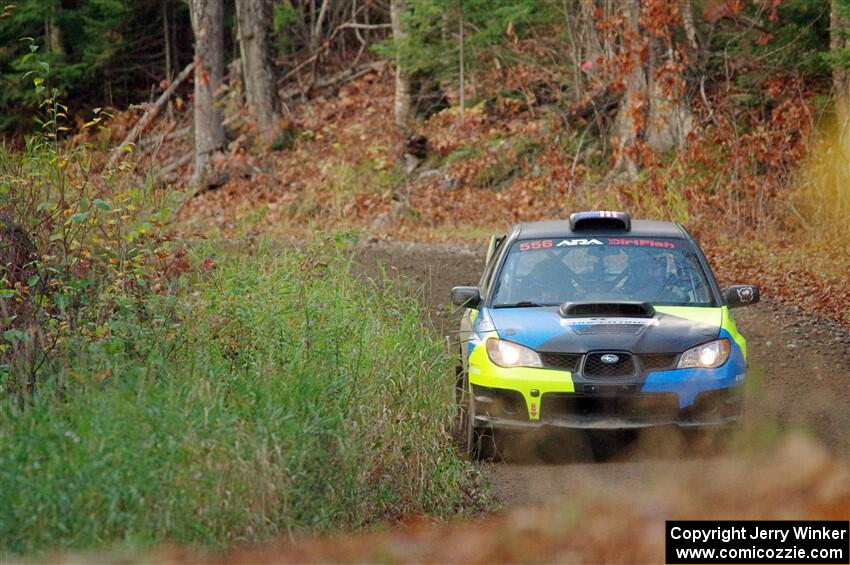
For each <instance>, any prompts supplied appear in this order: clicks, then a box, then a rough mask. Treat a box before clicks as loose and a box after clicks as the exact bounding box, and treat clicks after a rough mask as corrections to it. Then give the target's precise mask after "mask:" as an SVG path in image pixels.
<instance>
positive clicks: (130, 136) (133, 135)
mask: <svg viewBox="0 0 850 565" xmlns="http://www.w3.org/2000/svg"><path fill="white" fill-rule="evenodd" d="M194 68H195V63H189V64H188V65H186V68H185V69H183V70H182V71H181V72H180V74H179V75H177V78H176V79H174V82H172V83H171V85H170V86H169V87H168V88H166V89H165V92H163V93H162V94H161V95H160V97H159V98H158V99H157V100H156V102H154V104H153V106H151V108H150V109H149V110H148V111H147V112H146V113H145V115H144V116H142V118H141V119H140V120H139V121H138V122H136V125H134V126H133V127H132V128H131V129H130V131H129V133H127V136H126V137H125V138H124V141H122V142H121V144H120V145H118V146H117V147H115V148H114V149H112V154H111V155H110V156H109V161H107V163H106V166H107V168H108V167H111V166H113V165H114V164H115V162H116V161H117V160H118V157H119V156H120V155H121V154H122V153H123V152H124V151H125V148H126V147H127V146H128V145H130V144H132V143H134V142H135V141H136V139H138V137H139V136H140V135H141V134H142V133H143V132H144V131H145V130H146V129H147V128H148V126H150V124H151V123H152V122H153V120H154V118H156V117H157V115H159V113H160V111H162V109H163V108H164V107H165V103H166V102H168V99H169V98H171V95H172V94H174V91H175V90H177V87H179V86H180V85H181V84H182V83H183V81H184V80H186V78H187V77H188V76H189V75H190V74H192V71H193V70H194Z"/></svg>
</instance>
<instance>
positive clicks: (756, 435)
mask: <svg viewBox="0 0 850 565" xmlns="http://www.w3.org/2000/svg"><path fill="white" fill-rule="evenodd" d="M482 260H483V252H482V250H479V249H473V248H463V247H449V246H442V245H426V244H403V243H376V244H370V245H368V246H366V248H365V249H364V250H363V251H362V252H361V256H360V261H361V262H362V264H363V265H364V266H365V267H366V269H367V272H376V266H377V265H378V264H381V265H383V266H384V268H385V269H386V271H387V272H388V273H389V274H391V275H397V276H400V277H402V278H404V279H405V280H407V281H408V282H409V284H412V285H414V286H415V287H418V288H419V289H420V292H421V295H422V299H423V300H424V301H425V302H426V303H427V304H428V305H429V307H430V310H431V312H432V316H433V320H434V325H435V331H438V332H440V334H441V335H443V334H445V332H446V331H447V330H449V329H452V328H453V327H454V318H455V317H456V315H455V316H453V315H452V314H451V313H450V312H451V309H450V307H449V305H448V297H449V291H450V289H451V287H452V286H455V285H466V284H476V283H477V281H478V278H479V275H480V272H481V269H482V267H483V265H482ZM733 282H746V281H721V284H722V283H733ZM735 318H736V321H737V322H738V326H739V328H740V330H741V332H742V333H743V334H744V335H745V336H746V337H747V338H748V340H749V349H750V365H751V367H750V378H751V380H752V381H753V384H754V386H753V387H752V392H751V394H750V397H749V399H748V412H747V415H746V420H745V425H744V426H743V429H742V431H741V433H740V434H739V437H737V438H736V440H735V442H734V443H733V445H732V446H731V447H730V448H729V450H728V451H727V452H726V453H725V455H720V456H713V457H697V456H694V455H692V454H691V453H688V452H687V451H686V450H684V449H683V445H682V443H681V438H680V437H678V436H677V435H676V433H675V432H671V431H670V430H655V431H650V432H648V433H643V434H641V436H640V437H639V438H637V440H636V441H635V442H634V443H633V444H632V445H631V446H630V447H626V448H624V449H623V450H622V453H620V454H619V455H618V456H615V457H614V459H613V460H611V461H607V462H604V463H599V462H595V461H593V460H592V457H588V456H586V455H585V454H586V450H583V447H584V446H583V445H582V443H581V442H582V440H581V438H576V437H575V436H570V435H567V436H563V435H562V436H561V437H557V438H544V439H540V440H539V441H535V442H534V444H533V445H532V446H528V449H522V450H521V453H519V454H515V456H514V457H511V458H510V459H512V460H509V461H508V462H505V463H499V464H490V465H484V471H485V474H486V475H487V476H488V477H489V478H490V480H491V481H492V485H493V492H494V494H495V495H496V496H497V498H498V499H499V500H500V501H501V502H502V503H503V504H504V505H506V506H515V505H518V504H523V503H539V502H543V501H545V500H551V499H552V498H553V496H555V495H559V494H564V495H569V494H570V493H571V492H575V489H576V486H577V485H581V487H582V489H584V490H585V491H588V490H599V491H600V492H603V491H610V490H611V489H612V488H614V489H616V490H617V491H619V492H622V493H623V495H624V498H623V502H624V504H628V503H629V500H630V493H635V492H638V491H646V490H652V489H654V488H656V487H658V488H663V487H664V485H665V484H666V485H669V482H670V481H671V480H674V481H676V482H677V483H680V484H685V483H688V482H690V481H692V480H697V479H698V478H699V477H703V476H706V475H711V474H716V473H721V472H722V471H723V470H724V469H726V468H727V467H728V466H729V464H730V462H731V461H732V460H734V459H735V458H737V457H738V455H739V454H741V453H747V452H749V451H752V450H753V449H757V448H758V447H759V446H761V445H762V444H764V443H766V442H770V441H772V439H775V438H776V437H777V436H779V435H781V434H782V433H784V432H785V431H787V430H789V429H794V428H800V429H803V430H805V431H807V432H811V433H813V434H814V435H815V436H816V437H817V438H818V439H819V440H821V442H822V444H823V445H824V446H826V448H827V449H828V450H829V451H830V452H832V453H833V454H834V456H835V457H836V458H837V460H839V461H844V465H845V466H847V465H848V454H849V453H850V364H848V358H850V357H848V356H850V333H848V332H847V331H845V330H843V329H842V328H839V327H837V326H835V325H833V324H830V323H827V322H822V321H818V320H816V319H813V318H809V317H806V316H805V313H804V312H800V311H798V310H797V309H795V308H793V307H787V306H780V305H778V304H775V303H773V302H771V301H770V299H769V297H767V298H766V299H765V300H764V301H763V302H762V303H761V304H759V305H756V306H754V307H751V308H742V309H740V310H736V311H735ZM553 452H555V454H557V455H559V456H560V464H559V463H557V461H558V460H559V457H554V458H553V457H551V455H553ZM553 459H554V460H555V461H556V463H555V464H553V463H551V461H552V460H553Z"/></svg>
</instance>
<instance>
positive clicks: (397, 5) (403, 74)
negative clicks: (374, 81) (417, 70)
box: [390, 0, 412, 127]
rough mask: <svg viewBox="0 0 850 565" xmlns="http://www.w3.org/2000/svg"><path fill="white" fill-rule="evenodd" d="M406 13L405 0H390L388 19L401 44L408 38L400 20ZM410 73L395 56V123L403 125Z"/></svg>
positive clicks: (407, 109) (406, 117) (407, 112)
mask: <svg viewBox="0 0 850 565" xmlns="http://www.w3.org/2000/svg"><path fill="white" fill-rule="evenodd" d="M406 13H407V3H406V0H391V2H390V19H391V20H392V27H393V39H395V41H396V43H397V44H400V45H403V44H404V43H405V41H406V40H407V38H408V35H407V31H406V30H405V24H404V22H403V21H402V20H403V18H404V15H405V14H406ZM410 82H411V81H410V73H409V72H407V71H405V70H403V69H402V65H401V57H396V65H395V123H396V125H397V126H399V127H404V126H405V125H406V124H407V123H408V122H409V121H410V110H411V106H412V95H411V85H410Z"/></svg>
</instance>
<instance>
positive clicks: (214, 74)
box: [190, 0, 224, 188]
mask: <svg viewBox="0 0 850 565" xmlns="http://www.w3.org/2000/svg"><path fill="white" fill-rule="evenodd" d="M190 8H191V17H192V30H193V32H194V34H195V100H194V107H195V116H194V119H195V173H194V175H193V176H192V180H191V184H192V185H195V186H198V187H201V188H202V187H204V186H205V185H207V184H209V173H210V160H211V157H212V155H213V153H215V152H216V151H219V150H220V149H221V148H222V147H224V126H223V124H222V121H223V118H222V111H221V108H219V107H218V106H217V105H216V94H217V92H218V90H219V88H220V87H221V81H222V75H223V74H224V4H223V0H191V2H190Z"/></svg>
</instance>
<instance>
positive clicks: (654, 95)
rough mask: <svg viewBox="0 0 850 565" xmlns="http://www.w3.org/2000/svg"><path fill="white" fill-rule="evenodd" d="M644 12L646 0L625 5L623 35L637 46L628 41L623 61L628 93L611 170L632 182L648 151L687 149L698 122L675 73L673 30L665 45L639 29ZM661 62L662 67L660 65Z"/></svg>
mask: <svg viewBox="0 0 850 565" xmlns="http://www.w3.org/2000/svg"><path fill="white" fill-rule="evenodd" d="M669 1H671V2H672V1H674V0H669ZM642 8H643V3H642V0H628V2H624V3H623V4H622V10H623V15H624V17H625V20H626V25H627V29H626V30H625V33H624V37H630V38H632V39H633V41H632V43H634V44H629V42H625V41H624V46H623V53H622V54H621V56H623V57H624V58H625V63H621V65H622V67H621V68H622V69H623V71H624V76H623V78H622V82H623V87H624V92H625V94H624V96H623V100H622V102H621V105H620V110H619V112H618V113H617V120H616V127H615V130H616V134H617V135H618V138H619V153H618V158H617V162H616V164H615V166H614V171H613V172H615V173H619V172H625V173H626V174H627V176H628V177H629V178H635V177H636V176H637V173H638V171H639V170H640V168H641V166H642V165H643V163H642V161H643V156H644V153H643V152H644V151H645V150H647V149H649V150H652V151H654V152H664V151H668V150H670V149H673V148H675V147H679V148H682V147H684V145H685V141H686V139H687V136H688V134H689V133H690V132H691V131H692V130H693V122H694V118H693V113H692V112H691V109H690V106H689V104H688V101H687V100H686V99H685V88H684V79H683V78H682V77H681V73H679V72H678V71H675V70H674V69H675V68H676V67H677V65H678V61H677V59H676V57H677V53H676V49H675V42H674V41H673V40H672V36H673V30H669V31H670V42H669V43H668V44H667V45H666V46H662V45H661V44H660V41H659V39H658V38H657V37H655V36H652V37H650V34H649V33H648V32H647V31H646V30H645V29H643V27H642V26H641V10H642ZM662 61H663V62H664V63H665V64H664V65H661V64H659V63H660V62H662ZM663 67H666V68H663ZM662 79H663V80H662Z"/></svg>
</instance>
